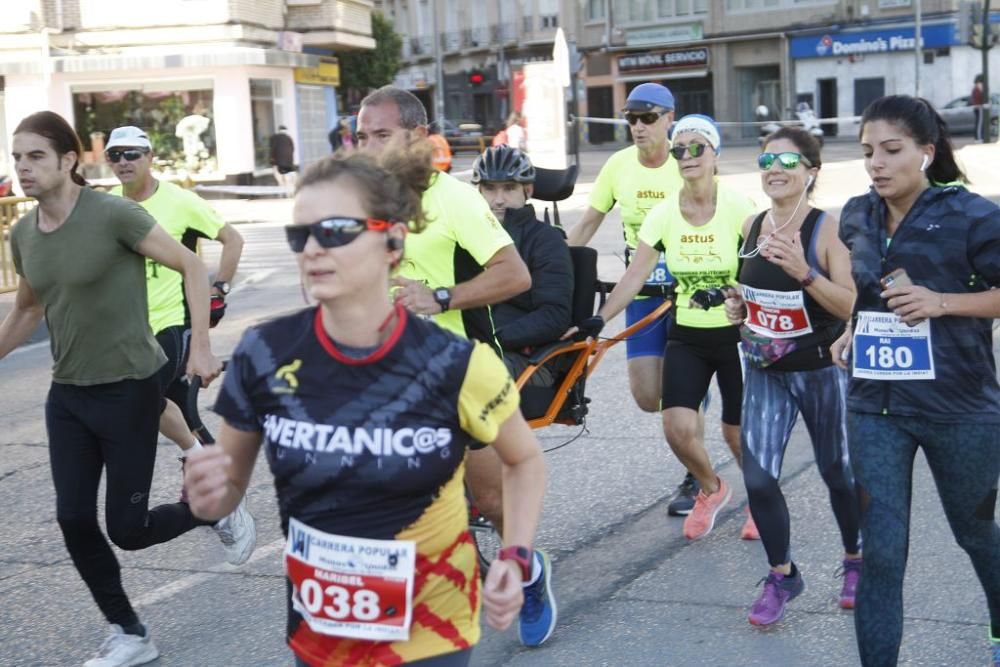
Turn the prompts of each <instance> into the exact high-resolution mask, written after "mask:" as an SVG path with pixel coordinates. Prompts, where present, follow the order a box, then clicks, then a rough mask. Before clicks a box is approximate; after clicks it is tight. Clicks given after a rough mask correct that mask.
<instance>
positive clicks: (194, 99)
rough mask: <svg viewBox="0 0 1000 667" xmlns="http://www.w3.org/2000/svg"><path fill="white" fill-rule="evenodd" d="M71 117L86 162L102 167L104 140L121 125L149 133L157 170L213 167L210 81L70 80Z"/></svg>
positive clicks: (191, 170)
mask: <svg viewBox="0 0 1000 667" xmlns="http://www.w3.org/2000/svg"><path fill="white" fill-rule="evenodd" d="M72 94H73V118H74V121H75V126H76V127H75V129H76V132H77V134H79V135H80V139H81V140H82V141H83V145H84V156H83V160H82V162H83V164H84V166H85V168H89V169H100V168H101V166H100V165H102V164H103V158H102V153H103V152H104V143H105V141H106V140H107V137H108V135H109V134H110V133H111V130H113V129H115V128H116V127H120V126H122V125H135V126H136V127H141V128H142V129H143V130H145V131H146V134H148V135H149V140H150V142H152V144H153V151H154V153H155V154H156V159H155V162H154V164H155V167H156V169H157V171H159V172H160V173H163V174H166V175H171V174H177V173H194V174H197V173H212V172H215V171H217V161H216V148H215V122H214V114H213V111H212V103H213V96H214V95H213V90H212V82H211V81H191V82H177V81H170V82H163V83H155V82H154V83H136V84H127V83H126V84H118V85H114V86H109V85H107V84H95V85H90V86H74V87H73V88H72Z"/></svg>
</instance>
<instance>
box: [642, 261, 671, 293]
mask: <svg viewBox="0 0 1000 667" xmlns="http://www.w3.org/2000/svg"><path fill="white" fill-rule="evenodd" d="M671 282H673V276H671V275H670V271H669V270H667V258H666V256H665V255H664V254H663V253H662V252H661V253H660V259H659V261H658V262H657V263H656V268H655V269H653V272H652V273H650V274H649V278H648V279H646V284H647V285H654V286H656V287H660V286H662V285H668V284H670V283H671Z"/></svg>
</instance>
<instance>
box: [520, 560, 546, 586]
mask: <svg viewBox="0 0 1000 667" xmlns="http://www.w3.org/2000/svg"><path fill="white" fill-rule="evenodd" d="M534 554H535V557H534V558H532V559H531V579H530V580H529V581H526V582H524V583H523V584H521V585H522V586H524V587H525V588H527V587H528V586H530V585H532V584H533V583H535V582H536V581H538V577H540V576H542V556H541V554H539V553H538V552H537V551H535V552H534Z"/></svg>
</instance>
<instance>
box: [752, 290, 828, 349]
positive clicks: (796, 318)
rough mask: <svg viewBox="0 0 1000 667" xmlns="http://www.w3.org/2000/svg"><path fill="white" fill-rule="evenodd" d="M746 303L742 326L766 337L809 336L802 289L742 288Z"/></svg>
mask: <svg viewBox="0 0 1000 667" xmlns="http://www.w3.org/2000/svg"><path fill="white" fill-rule="evenodd" d="M743 300H744V301H745V302H746V304H747V319H746V325H747V327H748V328H750V329H751V330H752V331H753V332H754V333H758V334H760V335H762V336H767V337H768V338H795V337H796V336H803V335H805V334H809V333H812V330H813V328H812V324H811V323H810V322H809V313H807V312H806V306H805V296H804V294H803V293H802V290H795V291H794V292H778V291H775V290H769V289H757V288H755V287H747V286H746V285H744V286H743Z"/></svg>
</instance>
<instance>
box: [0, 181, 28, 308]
mask: <svg viewBox="0 0 1000 667" xmlns="http://www.w3.org/2000/svg"><path fill="white" fill-rule="evenodd" d="M34 207H35V200H34V199H33V198H31V197H0V232H2V233H3V240H2V241H3V242H2V243H0V293H2V292H13V291H14V290H16V289H17V271H15V270H14V259H13V258H12V257H11V253H10V230H11V227H13V225H14V223H15V222H17V220H18V218H20V217H21V216H22V215H24V214H25V213H27V212H28V211H30V210H31V209H33V208H34Z"/></svg>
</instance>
